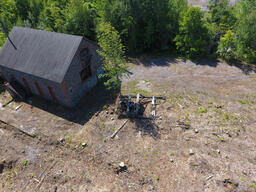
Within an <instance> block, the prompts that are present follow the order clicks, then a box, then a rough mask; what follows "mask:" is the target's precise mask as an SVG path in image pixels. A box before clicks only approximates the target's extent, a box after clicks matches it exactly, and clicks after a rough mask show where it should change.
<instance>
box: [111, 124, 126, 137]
mask: <svg viewBox="0 0 256 192" xmlns="http://www.w3.org/2000/svg"><path fill="white" fill-rule="evenodd" d="M127 122H128V119H126V121H125V122H124V123H123V124H122V126H121V127H119V128H118V129H117V130H116V131H115V132H114V133H113V134H112V135H111V136H110V138H111V139H114V138H115V136H116V135H117V133H118V132H119V131H120V130H121V129H122V128H123V127H124V126H125V124H126V123H127Z"/></svg>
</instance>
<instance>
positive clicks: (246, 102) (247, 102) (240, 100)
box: [238, 99, 251, 105]
mask: <svg viewBox="0 0 256 192" xmlns="http://www.w3.org/2000/svg"><path fill="white" fill-rule="evenodd" d="M238 102H239V103H241V104H242V105H246V104H247V105H251V102H250V101H249V100H247V99H244V100H242V99H239V100H238Z"/></svg>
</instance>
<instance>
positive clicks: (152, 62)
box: [134, 59, 177, 67]
mask: <svg viewBox="0 0 256 192" xmlns="http://www.w3.org/2000/svg"><path fill="white" fill-rule="evenodd" d="M173 63H177V61H176V59H145V60H135V61H134V64H136V65H144V66H145V67H153V66H158V67H167V66H169V65H170V64H173Z"/></svg>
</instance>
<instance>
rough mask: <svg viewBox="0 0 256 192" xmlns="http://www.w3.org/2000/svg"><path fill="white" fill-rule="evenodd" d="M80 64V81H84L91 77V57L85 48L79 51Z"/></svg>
mask: <svg viewBox="0 0 256 192" xmlns="http://www.w3.org/2000/svg"><path fill="white" fill-rule="evenodd" d="M79 55H80V62H81V65H82V71H81V72H80V77H81V80H82V81H85V80H86V79H87V78H88V77H90V76H91V75H92V72H91V66H90V64H91V57H92V55H91V54H90V51H89V48H88V47H85V48H83V49H82V50H81V51H80V54H79Z"/></svg>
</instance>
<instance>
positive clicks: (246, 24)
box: [236, 0, 256, 63]
mask: <svg viewBox="0 0 256 192" xmlns="http://www.w3.org/2000/svg"><path fill="white" fill-rule="evenodd" d="M236 13H237V15H236V16H237V20H238V22H237V25H236V26H237V27H236V36H237V43H236V52H237V55H238V57H239V58H240V59H242V60H245V61H246V62H249V63H256V38H255V34H256V22H255V21H256V0H245V1H240V2H239V4H238V6H237V10H236Z"/></svg>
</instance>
